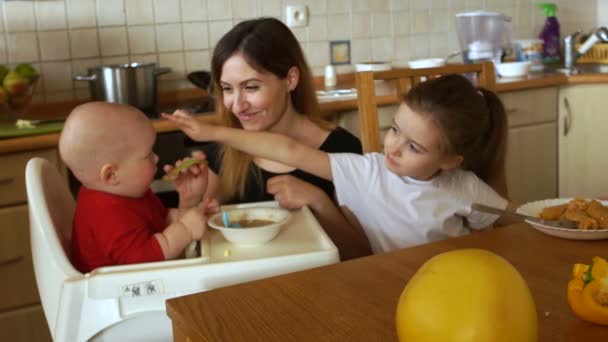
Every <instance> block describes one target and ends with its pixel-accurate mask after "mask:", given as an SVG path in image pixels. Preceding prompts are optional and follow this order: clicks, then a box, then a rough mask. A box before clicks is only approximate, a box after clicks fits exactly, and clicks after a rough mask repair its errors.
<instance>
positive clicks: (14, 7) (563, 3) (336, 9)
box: [0, 0, 603, 103]
mask: <svg viewBox="0 0 608 342" xmlns="http://www.w3.org/2000/svg"><path fill="white" fill-rule="evenodd" d="M0 1H1V0H0ZM597 1H598V0H580V1H568V0H558V1H556V2H557V4H558V6H559V10H558V18H559V20H560V22H561V24H562V33H568V32H571V31H573V30H575V29H579V28H580V29H585V30H587V29H591V28H593V27H594V26H595V25H596V23H597V22H598V21H600V20H601V15H596V10H597V8H598V3H597ZM599 1H603V0H599ZM538 2H541V1H539V0H30V1H3V2H1V3H0V12H1V13H0V14H1V15H0V63H7V64H11V65H12V64H16V63H19V62H30V63H33V64H34V65H35V66H36V67H37V68H38V69H39V70H40V71H41V74H42V77H41V79H40V82H39V84H38V85H37V90H36V97H35V100H36V102H47V103H48V102H61V101H66V100H74V99H84V98H87V97H88V96H89V93H88V84H86V82H78V81H73V80H72V76H74V75H79V74H86V72H87V68H88V67H92V66H98V65H101V64H114V63H125V62H149V61H153V62H156V63H158V64H160V66H165V67H171V68H172V69H173V72H172V73H170V74H167V75H163V76H160V79H159V80H160V85H159V87H160V88H161V89H176V88H182V87H190V86H191V85H190V84H189V83H188V82H187V81H186V80H185V75H186V74H187V73H188V72H190V71H193V70H201V69H208V68H209V60H210V54H211V52H212V49H213V46H214V44H215V43H216V42H217V40H218V39H219V37H221V36H222V34H224V33H225V32H226V31H228V30H229V29H230V28H231V27H232V26H233V25H234V24H236V23H238V22H239V21H242V20H243V19H247V18H254V17H258V16H273V17H277V18H281V19H283V18H284V11H285V8H286V6H287V5H290V4H306V5H308V8H309V12H310V20H309V24H308V26H307V27H303V28H294V29H293V31H294V33H295V34H296V36H297V37H298V39H299V41H300V42H301V44H302V46H303V47H304V49H305V52H306V55H307V58H308V61H309V63H310V65H311V66H312V67H313V68H314V71H315V74H322V71H323V67H324V66H325V65H326V64H328V63H329V41H331V40H350V41H351V50H352V59H351V60H352V61H353V62H355V63H356V62H361V61H368V60H384V61H395V62H400V61H407V60H409V59H415V58H421V57H429V56H445V55H447V54H448V53H449V52H452V51H454V50H457V49H458V40H457V37H456V33H455V32H454V31H455V24H454V14H455V13H458V12H462V11H470V10H477V9H485V10H492V11H499V12H502V13H505V14H507V15H509V16H512V17H513V31H514V34H513V35H514V37H515V38H530V37H535V36H537V34H538V32H539V31H540V28H541V27H542V23H543V21H544V16H543V14H542V12H541V11H540V10H539V9H538V8H536V4H537V3H538ZM348 68H349V67H340V68H339V69H338V71H339V72H344V71H346V70H347V69H348Z"/></svg>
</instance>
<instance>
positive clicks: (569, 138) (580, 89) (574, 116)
mask: <svg viewBox="0 0 608 342" xmlns="http://www.w3.org/2000/svg"><path fill="white" fill-rule="evenodd" d="M607 97H608V85H606V84H579V85H576V86H563V87H561V88H560V90H559V121H558V128H559V130H558V136H559V138H558V141H559V167H558V173H559V196H560V197H573V196H584V197H595V196H598V195H606V194H608V176H606V171H605V170H606V168H608V158H605V155H604V153H603V152H602V151H603V150H604V149H605V148H607V147H608V135H607V134H606V132H604V129H605V128H606V127H608V115H606V98H607Z"/></svg>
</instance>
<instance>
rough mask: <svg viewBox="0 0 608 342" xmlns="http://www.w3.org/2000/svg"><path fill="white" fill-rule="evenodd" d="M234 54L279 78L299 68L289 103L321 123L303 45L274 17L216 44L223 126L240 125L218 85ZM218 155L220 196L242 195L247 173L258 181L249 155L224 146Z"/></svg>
mask: <svg viewBox="0 0 608 342" xmlns="http://www.w3.org/2000/svg"><path fill="white" fill-rule="evenodd" d="M235 53H242V54H243V56H244V58H245V59H246V61H247V63H249V65H250V66H251V67H252V68H253V69H255V70H256V71H258V72H263V73H266V72H269V73H272V74H274V75H275V76H276V77H278V78H279V79H285V77H287V72H288V71H289V69H291V68H292V67H296V68H298V70H299V72H300V78H299V81H298V84H297V86H296V87H295V89H293V91H291V92H290V98H291V103H292V104H293V107H294V109H295V111H296V112H297V113H298V114H300V115H306V116H308V117H309V118H310V119H312V120H313V121H314V122H316V123H319V124H320V125H321V126H324V125H323V124H322V120H321V119H320V118H319V104H318V102H317V97H316V94H315V87H314V81H313V76H312V72H311V70H310V68H309V67H308V64H307V63H306V60H305V58H304V53H303V52H302V48H301V47H300V44H299V43H298V41H297V39H296V37H295V36H294V35H293V33H292V32H291V31H290V30H289V28H288V27H287V26H285V24H283V23H282V22H281V21H280V20H278V19H274V18H259V19H252V20H246V21H243V22H241V23H239V24H238V25H236V26H235V27H234V28H232V29H231V30H230V31H229V32H228V33H226V34H225V35H224V36H223V37H222V38H221V39H220V40H219V42H218V43H217V45H216V46H215V49H214V51H213V57H212V59H211V74H212V79H213V85H214V89H215V90H214V95H215V98H216V99H217V100H216V106H217V109H216V112H217V113H218V114H220V116H221V118H222V122H223V124H224V125H227V126H231V127H238V128H242V126H241V124H240V122H239V121H238V119H237V118H235V116H234V115H233V114H232V113H230V111H229V110H228V109H227V108H226V107H225V106H224V101H223V94H222V91H221V89H222V88H221V87H220V79H221V76H222V68H223V66H224V63H225V62H226V61H227V60H228V59H229V58H230V57H232V56H233V55H234V54H235ZM220 156H221V157H220V158H221V163H220V165H221V167H220V171H219V176H220V188H219V190H220V193H219V198H220V199H224V200H225V199H227V198H231V197H233V196H235V195H238V196H241V197H243V196H244V194H245V185H246V180H247V177H248V175H251V176H254V177H256V179H257V180H258V181H259V182H261V175H260V174H259V173H255V172H254V171H253V170H254V169H253V168H252V157H251V156H250V155H247V154H245V153H243V152H241V151H238V150H236V149H233V148H231V147H228V146H223V147H222V149H221V151H220Z"/></svg>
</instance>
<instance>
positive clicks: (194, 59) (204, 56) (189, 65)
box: [185, 50, 211, 72]
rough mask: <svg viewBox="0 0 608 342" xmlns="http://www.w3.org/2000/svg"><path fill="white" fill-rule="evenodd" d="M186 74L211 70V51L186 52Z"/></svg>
mask: <svg viewBox="0 0 608 342" xmlns="http://www.w3.org/2000/svg"><path fill="white" fill-rule="evenodd" d="M185 55H186V56H185V57H186V72H192V71H197V70H211V54H210V52H209V50H202V51H190V52H186V54H185Z"/></svg>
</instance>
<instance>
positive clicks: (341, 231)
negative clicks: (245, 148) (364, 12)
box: [203, 18, 371, 260]
mask: <svg viewBox="0 0 608 342" xmlns="http://www.w3.org/2000/svg"><path fill="white" fill-rule="evenodd" d="M211 73H212V77H213V82H214V89H215V97H216V99H217V100H216V101H217V102H218V109H217V110H218V112H219V114H220V115H221V117H222V120H223V125H225V126H227V127H234V128H242V129H244V130H246V131H255V132H261V131H267V132H273V133H277V134H281V135H283V136H286V137H290V138H291V139H293V140H295V141H298V142H299V143H301V144H303V145H306V146H308V147H309V148H311V149H315V150H319V151H325V152H332V153H333V152H351V153H359V154H360V153H361V143H360V142H359V140H358V139H357V138H356V137H355V136H353V135H352V134H350V133H348V132H347V131H346V130H344V129H342V128H340V127H335V126H332V125H330V124H329V123H327V122H324V121H322V120H321V119H320V118H319V106H318V103H317V99H316V95H315V89H314V84H313V79H312V74H311V71H310V68H309V67H308V65H307V64H306V61H305V59H304V54H303V53H302V49H301V47H300V45H299V44H298V41H297V40H296V38H295V37H294V35H293V34H292V32H291V31H290V30H289V28H287V27H286V26H285V25H284V24H283V23H282V22H281V21H279V20H277V19H273V18H261V19H254V20H248V21H244V22H241V23H239V24H238V25H236V26H235V27H234V28H233V29H232V30H230V31H229V32H228V33H226V34H225V35H224V36H223V37H222V38H221V39H220V40H219V42H218V43H217V45H216V47H215V50H214V52H213V57H212V61H211ZM203 150H204V152H205V154H206V156H207V160H208V162H209V168H210V172H209V188H208V191H209V193H208V195H212V196H214V197H216V198H218V199H219V200H220V202H222V203H243V202H257V201H265V200H273V199H274V200H277V201H278V202H279V204H280V205H281V206H282V207H286V208H300V207H302V206H305V205H307V206H309V207H310V209H311V210H312V211H313V213H314V214H315V216H316V218H317V219H318V220H319V222H320V224H321V225H322V226H323V228H324V229H325V231H326V232H327V233H328V235H329V236H330V237H331V239H332V240H333V241H334V243H335V244H336V245H337V246H338V249H339V250H340V255H341V258H342V259H343V260H344V259H350V258H353V257H358V256H363V255H367V254H369V253H371V251H370V247H369V243H368V241H367V239H366V238H365V235H364V233H363V232H362V231H361V229H360V228H357V227H354V226H353V225H352V224H351V223H350V222H349V221H348V220H347V219H346V218H345V217H344V216H343V215H342V212H341V211H340V210H339V208H338V207H337V205H336V204H335V202H334V200H333V196H334V187H333V184H332V182H331V181H328V180H325V179H322V178H319V177H317V176H315V175H312V174H310V173H307V172H305V171H302V170H299V169H296V168H294V167H292V166H290V165H285V164H282V163H277V162H275V161H271V160H269V159H265V158H259V157H253V156H250V155H248V154H246V153H243V152H241V151H239V150H236V149H234V148H232V147H231V146H227V145H222V144H216V143H212V144H209V145H207V146H205V147H204V148H203Z"/></svg>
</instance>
